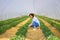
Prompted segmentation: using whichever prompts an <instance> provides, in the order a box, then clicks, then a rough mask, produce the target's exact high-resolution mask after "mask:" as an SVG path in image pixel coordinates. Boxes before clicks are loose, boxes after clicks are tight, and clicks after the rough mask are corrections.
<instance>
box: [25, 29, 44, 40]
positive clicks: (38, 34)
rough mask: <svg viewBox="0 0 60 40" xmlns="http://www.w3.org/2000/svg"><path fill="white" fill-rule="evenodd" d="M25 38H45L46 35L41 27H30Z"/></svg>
mask: <svg viewBox="0 0 60 40" xmlns="http://www.w3.org/2000/svg"><path fill="white" fill-rule="evenodd" d="M25 40H45V37H44V35H43V33H42V30H41V29H40V28H39V29H36V30H33V29H32V28H29V29H28V32H27V34H26V38H25Z"/></svg>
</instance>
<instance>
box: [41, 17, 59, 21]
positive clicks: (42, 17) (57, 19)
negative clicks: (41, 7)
mask: <svg viewBox="0 0 60 40" xmlns="http://www.w3.org/2000/svg"><path fill="white" fill-rule="evenodd" d="M41 17H42V18H48V19H50V20H53V21H56V22H60V20H58V19H53V18H49V17H46V16H41Z"/></svg>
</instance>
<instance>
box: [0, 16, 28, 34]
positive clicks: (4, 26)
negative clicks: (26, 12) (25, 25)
mask: <svg viewBox="0 0 60 40" xmlns="http://www.w3.org/2000/svg"><path fill="white" fill-rule="evenodd" d="M27 18H28V17H27V16H24V17H22V18H21V19H18V20H17V21H14V22H12V23H9V24H5V25H3V26H0V35H1V34H3V33H4V32H5V31H6V30H8V29H10V28H12V27H15V26H16V25H17V24H18V23H20V22H22V21H24V20H25V19H27Z"/></svg>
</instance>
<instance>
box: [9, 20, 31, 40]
mask: <svg viewBox="0 0 60 40" xmlns="http://www.w3.org/2000/svg"><path fill="white" fill-rule="evenodd" d="M30 23H31V20H29V21H28V22H27V23H26V24H25V25H22V26H21V27H20V28H19V29H18V31H17V33H16V35H15V36H13V37H12V38H11V39H10V40H25V36H26V33H27V30H28V25H29V24H30Z"/></svg>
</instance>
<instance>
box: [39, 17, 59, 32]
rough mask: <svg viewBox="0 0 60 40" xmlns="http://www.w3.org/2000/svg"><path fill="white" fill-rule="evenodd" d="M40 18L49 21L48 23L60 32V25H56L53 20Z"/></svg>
mask: <svg viewBox="0 0 60 40" xmlns="http://www.w3.org/2000/svg"><path fill="white" fill-rule="evenodd" d="M40 18H42V19H44V20H45V21H47V22H48V23H50V24H51V25H52V26H53V27H55V28H56V29H57V30H58V31H59V32H60V24H56V23H55V22H53V21H51V20H52V19H50V18H46V17H45V18H43V17H41V16H40Z"/></svg>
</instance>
